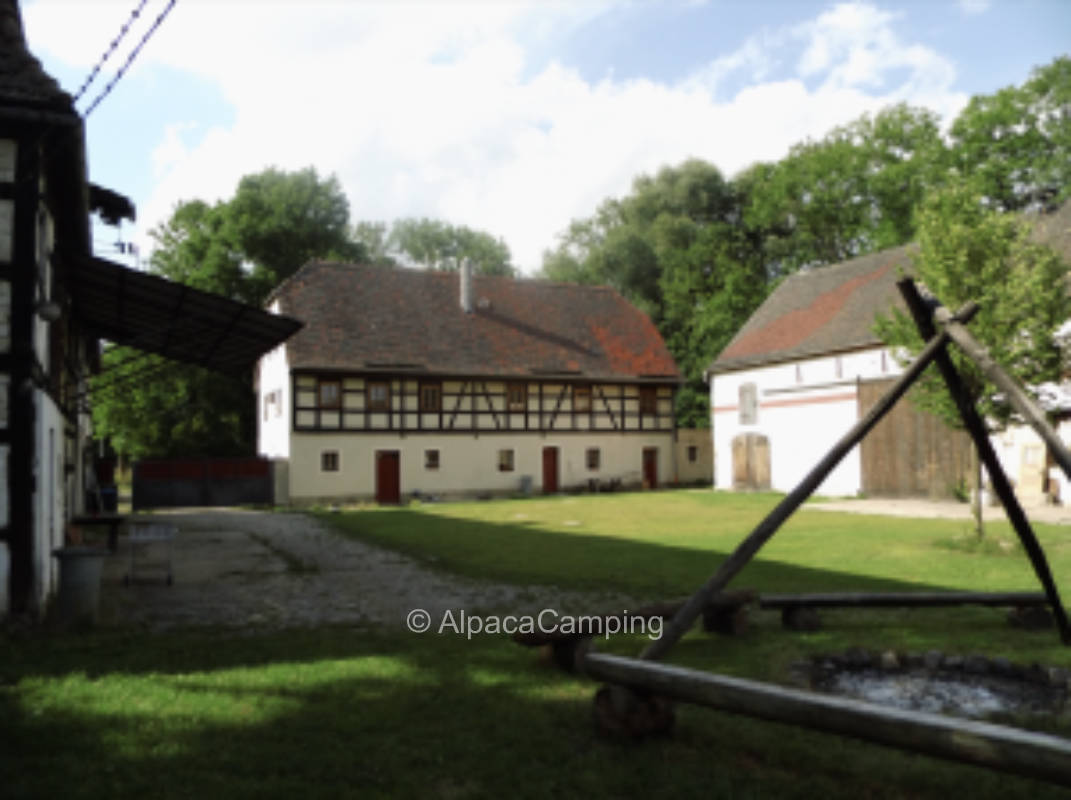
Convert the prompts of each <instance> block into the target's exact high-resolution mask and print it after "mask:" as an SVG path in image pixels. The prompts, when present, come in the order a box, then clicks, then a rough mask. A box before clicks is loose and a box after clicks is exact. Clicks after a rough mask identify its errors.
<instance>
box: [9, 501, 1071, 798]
mask: <svg viewBox="0 0 1071 800" xmlns="http://www.w3.org/2000/svg"><path fill="white" fill-rule="evenodd" d="M775 500H776V498H774V497H772V496H746V497H735V496H731V495H715V494H711V493H709V492H675V493H659V494H646V495H615V496H611V497H604V496H594V497H584V498H579V497H578V498H570V497H565V498H553V499H531V500H524V501H502V502H487V503H472V504H457V505H425V506H418V507H409V508H403V509H391V510H362V511H358V512H353V513H341V514H332V515H328V518H329V519H331V520H332V522H333V523H335V524H338V525H339V526H340V527H341V528H344V529H345V530H347V531H349V533H350V535H355V536H359V537H361V538H364V539H368V540H372V541H377V542H385V543H387V544H389V545H390V546H392V547H395V548H397V549H400V550H404V551H406V552H409V553H412V554H415V555H418V556H419V557H421V558H423V559H425V560H427V561H428V562H429V563H434V564H437V565H439V566H440V567H444V568H448V569H451V570H456V571H458V572H461V573H465V574H475V575H481V574H483V575H488V576H491V577H495V578H499V579H507V580H515V581H517V582H523V583H543V584H556V585H560V586H563V587H564V586H569V587H576V588H583V587H587V588H600V589H614V590H617V591H622V592H625V593H628V594H633V595H636V596H643V597H664V596H672V595H681V594H686V593H688V592H690V591H691V590H692V589H694V587H695V586H696V585H697V584H698V582H699V581H701V580H703V579H704V578H705V577H707V576H708V574H709V573H710V572H711V571H713V568H714V567H715V566H716V564H717V563H718V561H719V560H720V558H721V555H722V554H723V553H725V552H727V551H728V550H730V549H731V548H732V547H734V546H735V544H736V543H737V542H738V541H739V539H740V538H741V537H742V536H743V535H744V533H746V532H747V530H749V529H750V527H751V526H753V525H754V523H755V522H756V521H757V520H758V519H760V518H761V517H762V515H763V514H764V513H765V511H766V510H768V509H769V508H770V507H771V506H772V504H773V503H774V502H775ZM966 529H967V524H966V523H963V524H960V523H951V522H936V521H935V522H933V523H931V522H928V521H927V522H922V521H916V520H885V519H878V518H867V517H858V516H854V515H846V514H826V513H819V512H813V513H812V512H807V513H801V514H800V515H797V518H796V519H795V520H794V521H793V522H791V523H790V525H789V526H788V527H787V528H786V529H785V530H784V531H782V532H781V533H779V534H778V536H776V537H775V538H774V540H773V541H772V542H771V543H770V545H769V546H768V548H766V549H764V550H763V551H762V552H761V553H760V556H761V560H760V561H758V562H757V563H755V564H754V565H752V567H750V568H749V570H748V571H747V572H745V574H744V575H742V576H741V579H740V580H739V581H737V583H738V584H739V585H751V586H756V587H757V588H760V589H766V590H778V591H792V590H818V589H824V590H829V589H836V588H845V589H848V588H851V589H868V588H889V589H896V588H910V587H919V586H930V587H937V586H940V587H947V588H961V589H990V588H1004V589H1033V588H1034V587H1035V583H1034V581H1033V579H1032V577H1031V573H1030V570H1029V567H1027V566H1025V558H1024V557H1023V556H1022V554H1021V553H1019V552H1016V551H1015V550H1014V549H1013V550H1012V551H1010V552H1009V551H1007V550H1005V549H1002V548H999V547H998V548H996V549H986V548H975V549H971V548H969V547H964V546H961V545H960V544H957V541H958V539H959V538H961V537H962V536H963V534H964V532H965V530H966ZM1040 533H1041V536H1042V539H1043V541H1044V542H1045V544H1046V548H1047V550H1048V553H1049V556H1050V560H1051V561H1052V564H1053V568H1054V572H1055V573H1056V574H1057V575H1058V576H1060V575H1062V576H1064V578H1065V583H1063V584H1062V585H1061V589H1062V590H1063V592H1064V594H1065V596H1066V595H1071V586H1068V585H1067V584H1066V577H1067V576H1068V575H1069V574H1071V564H1069V563H1068V560H1069V558H1071V554H1069V552H1068V550H1069V548H1068V542H1069V541H1071V530H1069V529H1061V528H1051V529H1044V528H1043V529H1041V531H1040ZM990 535H991V536H993V537H1000V536H1004V535H1005V533H1002V532H1001V531H1000V530H999V529H998V526H995V525H994V526H992V527H991V533H990ZM823 618H824V619H825V621H826V627H825V629H824V630H822V631H819V632H816V633H812V634H791V633H788V632H786V631H783V630H782V629H781V628H780V625H779V621H778V618H777V616H776V615H775V614H773V613H772V612H757V613H756V614H755V615H754V624H753V626H752V628H751V630H749V631H748V632H747V633H746V634H745V635H744V636H741V637H737V638H723V637H709V636H707V635H705V634H702V633H701V632H698V631H696V632H693V633H691V634H689V635H688V636H687V637H686V638H685V639H684V640H683V641H682V642H681V643H680V644H679V645H678V646H677V647H676V648H675V649H674V650H673V652H672V654H671V660H672V661H673V662H674V663H680V664H684V665H688V666H693V667H696V668H700V669H705V670H712V671H717V672H722V673H726V674H733V675H744V676H749V677H754V678H758V679H762V680H772V681H780V682H784V681H785V678H786V673H787V667H788V665H789V664H790V663H791V662H792V661H793V660H795V659H798V658H801V657H804V656H807V655H810V654H815V653H820V652H828V651H831V650H843V649H846V648H847V647H851V646H861V647H868V648H875V649H876V648H886V647H896V648H899V649H912V650H925V649H930V648H933V647H936V648H939V649H944V650H946V651H948V652H960V653H966V652H975V651H980V652H983V653H985V654H987V655H993V656H995V655H1005V656H1007V657H1009V658H1011V659H1012V660H1015V661H1026V662H1031V661H1038V662H1040V663H1045V664H1063V665H1069V664H1071V658H1069V656H1068V654H1067V650H1066V648H1063V647H1061V646H1060V645H1059V644H1058V643H1057V641H1056V636H1055V633H1054V632H1053V631H1041V632H1035V633H1028V632H1023V631H1017V630H1013V629H1010V628H1008V626H1007V625H1005V624H1004V622H1003V613H1002V612H1001V611H999V610H994V609H943V610H933V611H924V610H917V611H862V612H855V611H843V612H829V613H826V614H824V615H823ZM645 641H646V640H645V639H642V638H627V637H621V638H617V639H614V640H611V641H610V642H609V643H608V644H602V643H600V647H601V648H602V649H605V650H609V651H611V652H620V653H624V654H635V653H636V652H638V651H639V649H640V648H641V647H642V645H643V643H644V642H645ZM0 652H3V658H0V785H2V786H3V790H2V791H0V794H2V795H3V796H4V797H5V798H51V797H65V798H96V797H139V798H141V797H147V796H151V797H159V798H171V797H176V798H177V797H200V798H204V797H228V798H246V797H248V798H253V797H256V798H262V797H268V798H271V797H287V798H289V797H294V796H300V797H384V798H386V797H418V796H419V797H440V798H480V797H488V796H506V795H509V796H518V797H548V796H574V795H580V794H584V795H588V796H591V797H594V798H603V797H606V798H610V797H734V798H736V797H779V798H780V797H799V798H811V797H831V798H848V797H852V798H856V797H867V798H915V797H947V796H949V795H952V794H953V793H955V794H956V795H962V796H970V797H972V798H976V797H977V798H1001V800H1006V799H1008V798H1048V797H1062V796H1066V791H1065V790H1059V789H1057V788H1056V787H1052V786H1049V785H1046V784H1042V783H1038V782H1034V781H1031V780H1027V779H1023V778H1017V777H1013V776H1004V775H998V774H994V773H991V772H988V771H985V770H981V769H978V768H974V767H968V766H961V765H956V764H951V763H946V762H943V761H938V760H935V759H929V758H926V757H922V756H917V755H911V754H905V753H901V752H899V751H895V750H891V749H887V748H883V747H879V746H876V745H868V744H865V743H858V742H852V741H849V740H846V739H842V738H839V737H835V736H828V735H824V734H819V733H814V732H809V731H805V730H801V729H796V728H792V727H788V726H783V725H778V724H773V723H764V722H759V721H756V720H751V719H746V718H740V717H733V716H730V715H726V714H720V713H716V712H712V711H709V710H706V709H699V708H693V707H687V706H681V707H678V725H677V730H676V731H675V733H674V735H673V737H672V738H669V739H664V740H652V741H646V742H642V743H638V744H621V743H617V742H610V741H605V740H603V739H600V738H599V737H597V736H596V735H595V734H594V732H593V726H592V725H591V723H590V714H591V699H592V695H593V689H594V687H593V685H592V684H591V683H589V682H586V681H583V680H581V679H578V678H577V677H575V676H570V675H565V674H563V673H561V672H559V671H558V670H556V669H554V668H552V667H551V666H549V665H548V664H547V663H546V662H545V661H544V660H541V659H540V658H538V657H536V655H535V654H534V653H533V652H532V651H529V650H525V649H522V648H519V647H517V646H515V645H513V644H511V643H509V642H507V641H505V640H504V639H503V638H502V637H491V636H477V637H474V638H473V639H471V640H466V639H465V638H464V637H459V636H436V635H432V634H426V635H424V636H417V635H414V634H408V633H404V632H396V631H393V630H357V629H352V628H322V629H317V630H297V631H286V632H277V633H270V634H259V635H236V634H235V632H234V631H223V630H221V631H213V630H204V631H186V632H176V633H170V634H166V635H164V634H159V635H148V634H145V633H141V632H134V631H122V630H120V631H106V630H105V631H97V632H91V633H82V634H69V635H65V636H46V635H43V634H30V635H24V636H22V637H11V636H9V637H8V638H7V639H6V640H5V639H0ZM1043 727H1047V728H1050V729H1052V730H1054V731H1056V732H1058V733H1062V734H1064V735H1068V734H1069V733H1071V719H1069V718H1068V715H1067V714H1066V713H1065V715H1064V716H1063V717H1062V718H1059V719H1053V720H1050V721H1049V722H1047V723H1045V724H1044V725H1043Z"/></svg>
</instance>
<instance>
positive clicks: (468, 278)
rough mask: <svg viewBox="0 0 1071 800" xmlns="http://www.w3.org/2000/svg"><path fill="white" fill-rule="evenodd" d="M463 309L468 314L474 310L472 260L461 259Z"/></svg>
mask: <svg viewBox="0 0 1071 800" xmlns="http://www.w3.org/2000/svg"><path fill="white" fill-rule="evenodd" d="M461 310H462V311H464V312H465V313H466V314H471V313H472V311H473V303H472V261H471V260H470V259H467V258H464V259H462V260H461Z"/></svg>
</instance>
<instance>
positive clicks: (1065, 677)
mask: <svg viewBox="0 0 1071 800" xmlns="http://www.w3.org/2000/svg"><path fill="white" fill-rule="evenodd" d="M793 673H794V678H795V679H796V681H797V682H798V683H802V684H804V685H806V686H809V687H810V688H811V689H814V690H816V691H821V692H829V693H832V694H840V695H845V696H849V697H854V698H857V699H860V700H866V701H868V702H872V703H878V704H881V705H888V706H893V707H896V708H902V709H907V710H913V711H928V712H932V713H940V714H949V715H953V716H960V717H968V718H975V719H978V718H985V717H990V716H1001V717H1008V716H1012V717H1016V716H1024V715H1061V714H1069V715H1071V701H1069V695H1071V670H1069V669H1068V668H1065V667H1053V666H1049V667H1046V666H1042V665H1039V664H1018V663H1014V662H1011V661H1009V660H1008V659H1006V658H989V657H986V656H981V655H967V656H961V655H951V654H945V653H941V652H939V651H936V650H931V651H929V652H926V653H903V652H898V651H895V650H886V651H884V652H876V651H868V650H863V649H859V648H853V649H850V650H846V651H845V652H843V653H834V654H830V655H819V656H814V657H813V658H811V659H808V660H806V661H801V662H797V663H796V664H795V665H793Z"/></svg>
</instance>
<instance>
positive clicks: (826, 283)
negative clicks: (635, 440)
mask: <svg viewBox="0 0 1071 800" xmlns="http://www.w3.org/2000/svg"><path fill="white" fill-rule="evenodd" d="M915 249H916V248H915V246H914V245H905V246H903V247H896V248H893V249H891V250H883V251H881V252H879V253H872V254H870V255H867V256H861V257H860V258H855V259H852V260H851V261H845V262H844V263H842V264H834V265H833V266H829V267H819V268H817V269H813V270H809V271H807V272H799V273H796V274H794V275H790V276H789V277H788V278H786V279H785V280H784V281H782V282H781V284H780V285H779V286H778V287H777V288H776V289H775V290H774V291H773V292H772V293H771V294H770V296H769V297H768V298H766V302H764V303H763V304H762V305H761V306H759V308H758V310H757V311H756V312H755V313H754V314H753V315H752V316H751V318H750V319H749V320H748V321H747V322H746V323H745V324H744V327H743V328H741V329H740V331H739V332H737V334H736V336H734V337H733V339H732V341H730V342H729V344H728V345H727V346H726V348H725V349H724V350H723V351H722V352H721V354H720V355H719V356H718V357H717V358H716V359H715V360H714V362H713V363H712V364H711V365H710V367H709V370H708V371H709V372H711V373H715V374H716V373H720V372H731V371H733V370H737V369H746V368H749V367H754V366H761V365H764V364H773V363H778V362H781V361H791V360H795V359H798V358H806V357H810V356H816V355H822V354H825V353H833V352H842V351H845V350H853V349H857V348H861V347H872V346H877V345H880V344H881V340H880V339H879V338H878V337H877V335H876V334H875V333H874V318H875V316H876V315H877V314H878V313H881V312H885V311H888V310H889V308H891V307H892V306H893V305H899V306H900V307H901V308H902V307H903V304H902V300H900V294H899V292H898V290H897V288H896V281H897V280H899V279H900V277H901V272H902V271H905V270H910V268H911V254H912V253H913V252H914V250H915Z"/></svg>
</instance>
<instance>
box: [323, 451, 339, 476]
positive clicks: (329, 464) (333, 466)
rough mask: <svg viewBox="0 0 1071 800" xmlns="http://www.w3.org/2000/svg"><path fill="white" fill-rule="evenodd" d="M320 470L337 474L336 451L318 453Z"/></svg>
mask: <svg viewBox="0 0 1071 800" xmlns="http://www.w3.org/2000/svg"><path fill="white" fill-rule="evenodd" d="M320 470H321V471H322V472H338V450H324V451H323V452H322V453H320Z"/></svg>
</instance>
